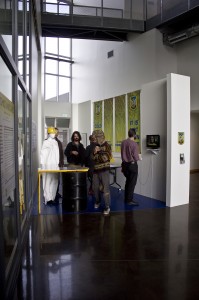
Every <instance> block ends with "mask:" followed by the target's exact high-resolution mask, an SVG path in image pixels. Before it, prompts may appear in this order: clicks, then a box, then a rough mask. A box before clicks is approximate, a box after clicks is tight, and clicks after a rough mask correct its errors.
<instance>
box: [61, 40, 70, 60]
mask: <svg viewBox="0 0 199 300" xmlns="http://www.w3.org/2000/svg"><path fill="white" fill-rule="evenodd" d="M70 44H71V40H70V39H64V38H59V55H62V56H66V57H70V56H71V51H70Z"/></svg>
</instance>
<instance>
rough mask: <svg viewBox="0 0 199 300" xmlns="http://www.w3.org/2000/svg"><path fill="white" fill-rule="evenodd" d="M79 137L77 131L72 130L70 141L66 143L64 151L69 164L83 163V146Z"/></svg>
mask: <svg viewBox="0 0 199 300" xmlns="http://www.w3.org/2000/svg"><path fill="white" fill-rule="evenodd" d="M81 139H82V137H81V134H80V133H79V131H74V132H73V134H72V136H71V142H69V143H68V145H67V146H66V149H65V151H64V154H65V155H66V157H67V161H68V163H69V164H73V165H81V166H83V165H84V163H85V148H84V146H83V144H82V143H81Z"/></svg>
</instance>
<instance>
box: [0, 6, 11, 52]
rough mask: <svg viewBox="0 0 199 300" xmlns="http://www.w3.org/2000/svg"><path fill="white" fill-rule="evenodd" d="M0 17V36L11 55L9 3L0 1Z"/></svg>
mask: <svg viewBox="0 0 199 300" xmlns="http://www.w3.org/2000/svg"><path fill="white" fill-rule="evenodd" d="M0 6H1V16H0V22H1V26H0V34H1V35H2V38H3V39H4V41H5V43H6V46H7V47H8V49H9V52H10V54H11V55H12V6H11V2H8V3H7V2H6V1H0Z"/></svg>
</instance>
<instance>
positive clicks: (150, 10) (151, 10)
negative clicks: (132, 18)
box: [147, 0, 160, 20]
mask: <svg viewBox="0 0 199 300" xmlns="http://www.w3.org/2000/svg"><path fill="white" fill-rule="evenodd" d="M159 14H160V1H158V0H154V1H151V0H147V20H148V19H151V18H152V17H155V16H157V15H159Z"/></svg>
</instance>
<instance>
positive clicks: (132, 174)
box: [121, 128, 139, 205]
mask: <svg viewBox="0 0 199 300" xmlns="http://www.w3.org/2000/svg"><path fill="white" fill-rule="evenodd" d="M135 136H136V132H135V129H133V128H130V129H129V131H128V139H126V140H124V141H122V143H121V158H122V172H123V174H124V176H125V177H126V183H125V203H127V204H128V205H139V204H138V202H136V201H135V200H134V199H133V196H134V189H135V186H136V183H137V176H138V165H137V161H138V160H139V150H138V145H137V143H136V142H135V141H134V139H135Z"/></svg>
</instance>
